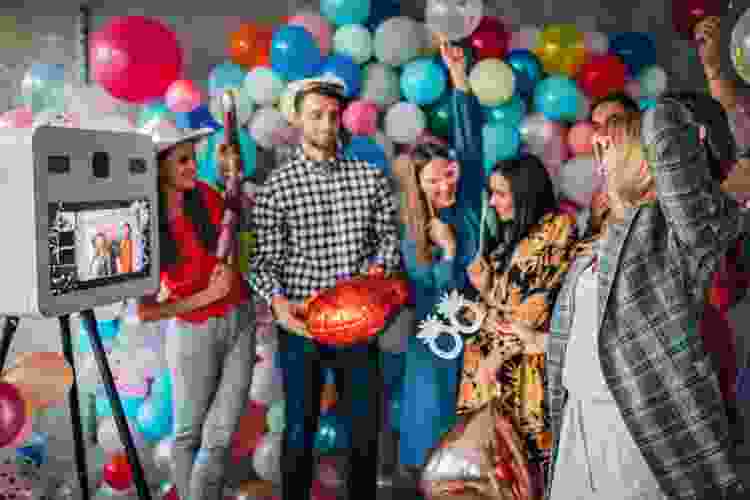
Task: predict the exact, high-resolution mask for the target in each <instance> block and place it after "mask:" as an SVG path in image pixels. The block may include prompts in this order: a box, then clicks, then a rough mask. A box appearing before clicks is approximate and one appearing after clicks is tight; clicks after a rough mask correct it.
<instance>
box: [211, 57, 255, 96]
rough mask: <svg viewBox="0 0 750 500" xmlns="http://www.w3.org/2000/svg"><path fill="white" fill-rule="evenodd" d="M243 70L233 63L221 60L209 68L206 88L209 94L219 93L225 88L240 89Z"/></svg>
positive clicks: (243, 77) (243, 79)
mask: <svg viewBox="0 0 750 500" xmlns="http://www.w3.org/2000/svg"><path fill="white" fill-rule="evenodd" d="M245 76H246V73H245V70H244V69H242V66H238V65H236V64H234V63H230V62H223V63H221V64H219V65H217V66H214V68H213V69H212V70H211V73H210V75H209V77H208V90H209V92H210V93H211V95H213V96H215V95H218V94H221V93H222V92H224V91H225V90H227V89H241V88H242V85H243V84H244V83H245Z"/></svg>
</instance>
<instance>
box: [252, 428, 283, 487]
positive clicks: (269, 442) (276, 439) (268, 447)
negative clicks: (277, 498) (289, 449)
mask: <svg viewBox="0 0 750 500" xmlns="http://www.w3.org/2000/svg"><path fill="white" fill-rule="evenodd" d="M283 437H284V435H283V434H282V433H273V432H269V433H267V434H265V435H264V436H263V437H262V438H261V441H260V444H258V447H257V448H256V449H255V453H254V454H253V468H254V469H255V472H256V474H258V476H259V477H260V478H261V479H263V480H264V481H271V482H273V483H277V484H278V483H280V482H281V443H282V440H283Z"/></svg>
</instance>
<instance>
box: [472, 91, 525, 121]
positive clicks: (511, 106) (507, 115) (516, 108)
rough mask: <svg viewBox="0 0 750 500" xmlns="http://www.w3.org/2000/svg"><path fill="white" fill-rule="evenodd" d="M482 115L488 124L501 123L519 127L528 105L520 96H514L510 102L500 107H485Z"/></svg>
mask: <svg viewBox="0 0 750 500" xmlns="http://www.w3.org/2000/svg"><path fill="white" fill-rule="evenodd" d="M482 113H483V114H484V118H485V120H486V121H487V122H490V123H493V122H500V123H504V124H505V125H509V126H511V127H518V126H520V125H521V121H522V120H523V117H524V115H525V114H526V103H525V102H524V100H523V99H522V98H521V96H520V95H518V94H514V95H513V97H512V98H511V100H510V101H508V102H506V103H504V104H501V105H500V106H495V107H492V108H489V107H483V108H482Z"/></svg>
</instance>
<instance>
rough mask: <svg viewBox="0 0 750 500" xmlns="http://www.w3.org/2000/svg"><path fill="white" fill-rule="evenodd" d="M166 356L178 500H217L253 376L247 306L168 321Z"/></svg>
mask: <svg viewBox="0 0 750 500" xmlns="http://www.w3.org/2000/svg"><path fill="white" fill-rule="evenodd" d="M166 358H167V364H168V365H169V369H170V371H171V374H172V387H173V389H172V390H173V398H174V406H175V408H174V430H175V440H174V449H173V452H172V458H173V468H174V469H173V472H174V481H175V485H176V486H177V491H178V493H179V495H180V499H181V500H216V499H221V498H223V493H222V489H223V485H224V474H225V471H226V468H227V465H228V463H229V460H230V459H231V448H230V447H231V440H232V434H233V433H234V431H235V430H236V428H237V425H238V423H239V419H240V416H241V415H242V414H243V412H244V410H245V407H246V406H247V398H248V393H249V390H250V383H251V380H252V375H253V365H254V362H255V308H254V306H253V303H252V302H248V303H244V304H242V305H239V306H237V307H235V308H234V309H233V310H231V311H230V312H229V313H227V314H226V315H225V316H224V317H218V318H211V319H209V320H208V321H206V322H205V323H201V324H195V323H189V322H185V321H180V320H176V319H175V320H172V324H171V325H170V329H169V332H168V333H167V338H166Z"/></svg>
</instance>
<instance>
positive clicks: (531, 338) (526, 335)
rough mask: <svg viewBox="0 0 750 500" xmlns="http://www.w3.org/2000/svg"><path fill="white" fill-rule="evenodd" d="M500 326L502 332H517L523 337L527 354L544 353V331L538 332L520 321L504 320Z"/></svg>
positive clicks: (508, 333)
mask: <svg viewBox="0 0 750 500" xmlns="http://www.w3.org/2000/svg"><path fill="white" fill-rule="evenodd" d="M498 327H499V330H500V332H501V333H504V334H506V335H512V334H515V335H516V336H517V337H518V338H519V339H521V342H523V345H524V347H525V352H526V354H542V353H544V338H543V337H542V335H543V333H542V332H538V331H536V330H534V329H533V328H531V327H529V326H528V325H527V324H525V323H522V322H520V321H508V322H502V323H500V324H499V325H498Z"/></svg>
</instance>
